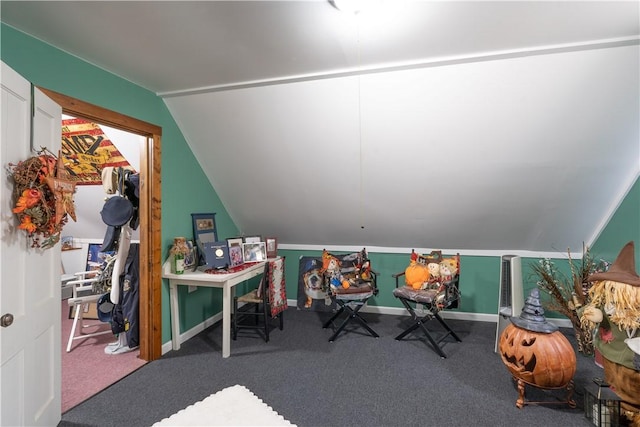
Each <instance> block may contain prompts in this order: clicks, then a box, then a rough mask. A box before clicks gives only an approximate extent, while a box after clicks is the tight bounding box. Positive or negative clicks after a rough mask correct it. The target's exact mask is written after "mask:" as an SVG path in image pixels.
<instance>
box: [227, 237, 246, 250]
mask: <svg viewBox="0 0 640 427" xmlns="http://www.w3.org/2000/svg"><path fill="white" fill-rule="evenodd" d="M243 243H244V242H243V241H242V237H229V238H228V239H227V245H229V248H232V247H234V246H239V247H240V249H241V250H240V252H242V244H243Z"/></svg>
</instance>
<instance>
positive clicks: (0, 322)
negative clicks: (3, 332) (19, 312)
mask: <svg viewBox="0 0 640 427" xmlns="http://www.w3.org/2000/svg"><path fill="white" fill-rule="evenodd" d="M12 323H13V314H11V313H7V314H5V315H3V316H2V317H1V318H0V326H2V327H3V328H6V327H7V326H11V324H12Z"/></svg>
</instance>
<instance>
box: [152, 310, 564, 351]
mask: <svg viewBox="0 0 640 427" xmlns="http://www.w3.org/2000/svg"><path fill="white" fill-rule="evenodd" d="M287 303H288V304H289V307H296V306H297V305H298V301H297V300H293V299H290V300H287ZM361 311H362V312H364V313H375V314H391V315H394V316H408V315H409V313H408V312H407V310H406V309H405V308H403V307H382V306H369V305H368V306H366V307H363V308H362V310H361ZM418 314H420V311H419V310H418ZM441 315H442V318H444V319H452V320H470V321H473V322H494V323H497V322H498V315H497V314H487V313H467V312H462V311H450V310H444V311H442V312H441ZM221 320H222V312H220V313H218V314H215V315H213V316H211V317H209V318H208V319H206V320H205V321H204V322H202V323H200V324H198V325H196V326H194V327H193V328H191V329H189V330H188V331H185V332H183V333H182V334H180V337H179V342H180V344H182V343H184V342H185V341H187V340H189V339H191V338H193V337H194V336H196V335H198V334H199V333H200V332H202V331H204V330H205V329H207V328H208V327H209V326H212V325H214V324H215V323H217V322H219V321H221ZM547 321H549V322H550V323H553V324H554V325H556V326H557V327H559V328H572V327H573V326H572V325H571V321H570V320H569V319H553V318H552V319H550V318H547ZM171 349H172V346H171V341H169V342H166V343H164V344H163V345H162V354H165V353H167V352H169V351H171Z"/></svg>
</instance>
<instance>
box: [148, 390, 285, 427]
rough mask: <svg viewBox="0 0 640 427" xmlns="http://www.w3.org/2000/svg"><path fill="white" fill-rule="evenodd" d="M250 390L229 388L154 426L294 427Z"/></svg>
mask: <svg viewBox="0 0 640 427" xmlns="http://www.w3.org/2000/svg"><path fill="white" fill-rule="evenodd" d="M292 425H294V424H291V423H290V422H289V421H287V420H285V419H284V417H282V415H278V413H277V412H276V411H274V410H273V409H271V407H270V406H268V405H267V404H266V403H264V402H263V401H262V399H259V398H258V397H257V396H256V395H255V394H253V393H252V392H251V391H250V390H249V389H247V388H246V387H243V386H241V385H234V386H233V387H227V388H225V389H223V390H220V391H219V392H217V393H215V394H212V395H211V396H209V397H207V398H205V399H203V400H201V401H199V402H196V403H194V404H193V405H190V406H187V407H186V408H185V409H181V410H180V411H178V412H176V413H175V414H173V415H171V416H170V417H169V418H165V419H163V420H162V421H159V422H157V423H155V424H154V425H153V426H154V427H156V426H292Z"/></svg>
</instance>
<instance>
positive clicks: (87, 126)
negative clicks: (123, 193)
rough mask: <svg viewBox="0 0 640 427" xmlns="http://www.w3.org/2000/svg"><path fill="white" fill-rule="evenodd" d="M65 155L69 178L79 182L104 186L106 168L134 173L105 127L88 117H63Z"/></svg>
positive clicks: (63, 150) (63, 155)
mask: <svg viewBox="0 0 640 427" xmlns="http://www.w3.org/2000/svg"><path fill="white" fill-rule="evenodd" d="M61 147H62V155H61V156H60V157H62V158H63V160H64V164H65V167H66V169H67V172H68V173H69V178H68V179H70V180H72V181H74V182H75V183H76V184H77V185H101V184H102V171H103V170H104V168H106V167H114V168H116V169H117V168H118V167H121V168H124V169H128V170H131V171H132V173H135V170H134V169H133V167H132V166H131V165H130V164H129V161H128V160H127V159H126V158H125V157H124V156H123V154H122V153H121V152H120V151H119V150H118V148H117V147H116V146H115V145H114V144H113V142H112V141H111V139H110V138H109V137H108V136H107V135H106V134H105V133H104V131H103V130H102V128H101V127H100V126H99V125H98V124H97V123H94V122H91V121H89V120H85V119H80V118H72V119H63V120H62V144H61Z"/></svg>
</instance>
